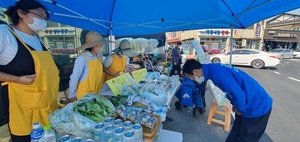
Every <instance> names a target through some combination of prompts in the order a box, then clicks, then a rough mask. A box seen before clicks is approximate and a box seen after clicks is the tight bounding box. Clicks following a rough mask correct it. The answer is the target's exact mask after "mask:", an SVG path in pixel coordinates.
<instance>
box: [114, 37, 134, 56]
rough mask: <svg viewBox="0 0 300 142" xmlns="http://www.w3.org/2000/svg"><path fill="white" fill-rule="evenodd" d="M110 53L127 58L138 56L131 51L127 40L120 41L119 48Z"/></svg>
mask: <svg viewBox="0 0 300 142" xmlns="http://www.w3.org/2000/svg"><path fill="white" fill-rule="evenodd" d="M112 52H115V53H118V54H123V55H125V56H128V57H135V56H137V55H138V54H139V53H137V52H136V51H134V50H132V49H131V47H130V42H129V41H128V40H127V39H124V40H122V41H121V43H120V45H119V47H118V48H116V49H114V50H113V51H112Z"/></svg>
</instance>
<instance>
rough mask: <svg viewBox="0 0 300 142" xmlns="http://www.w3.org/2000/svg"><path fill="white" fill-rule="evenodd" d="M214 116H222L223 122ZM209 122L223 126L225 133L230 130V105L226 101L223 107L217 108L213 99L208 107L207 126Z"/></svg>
mask: <svg viewBox="0 0 300 142" xmlns="http://www.w3.org/2000/svg"><path fill="white" fill-rule="evenodd" d="M220 110H222V111H220ZM215 114H219V115H222V116H224V117H225V121H223V120H219V119H216V118H214V115H215ZM211 122H215V123H218V124H221V125H224V130H225V131H229V130H230V123H231V104H230V102H229V101H227V103H226V104H225V105H224V106H218V104H217V102H216V100H215V99H213V101H212V103H211V106H210V110H209V114H208V119H207V124H208V125H211Z"/></svg>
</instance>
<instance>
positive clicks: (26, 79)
mask: <svg viewBox="0 0 300 142" xmlns="http://www.w3.org/2000/svg"><path fill="white" fill-rule="evenodd" d="M35 77H36V74H32V75H23V76H19V77H18V79H17V81H16V83H19V84H24V85H29V84H32V82H33V81H34V79H35Z"/></svg>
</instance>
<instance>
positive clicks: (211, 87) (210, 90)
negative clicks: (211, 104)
mask: <svg viewBox="0 0 300 142" xmlns="http://www.w3.org/2000/svg"><path fill="white" fill-rule="evenodd" d="M206 86H207V90H206V91H205V94H212V95H213V96H214V97H215V99H216V102H217V104H218V106H224V105H225V104H226V103H227V101H228V100H227V98H226V94H225V93H224V92H223V91H222V90H221V89H220V88H218V87H217V86H215V84H214V83H213V82H212V81H211V80H210V79H209V80H207V84H206Z"/></svg>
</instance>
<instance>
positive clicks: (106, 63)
mask: <svg viewBox="0 0 300 142" xmlns="http://www.w3.org/2000/svg"><path fill="white" fill-rule="evenodd" d="M112 55H115V54H110V55H108V56H107V57H106V58H105V61H104V64H103V66H104V67H105V68H108V67H109V66H110V65H111V64H112V62H113V57H112ZM121 56H122V57H123V58H126V65H128V64H129V58H128V57H127V56H125V55H121Z"/></svg>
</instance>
